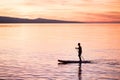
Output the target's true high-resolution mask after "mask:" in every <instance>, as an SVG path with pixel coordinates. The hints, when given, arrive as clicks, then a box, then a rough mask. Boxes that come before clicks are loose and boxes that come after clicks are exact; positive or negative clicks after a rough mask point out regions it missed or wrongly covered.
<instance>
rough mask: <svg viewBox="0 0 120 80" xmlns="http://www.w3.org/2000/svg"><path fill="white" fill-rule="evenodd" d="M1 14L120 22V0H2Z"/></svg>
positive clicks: (0, 1)
mask: <svg viewBox="0 0 120 80" xmlns="http://www.w3.org/2000/svg"><path fill="white" fill-rule="evenodd" d="M0 16H9V17H19V18H31V19H34V18H47V19H60V20H70V21H71V20H72V21H87V22H95V21H102V22H103V21H105V22H106V21H107V22H109V21H110V22H114V21H119V22H120V0H0Z"/></svg>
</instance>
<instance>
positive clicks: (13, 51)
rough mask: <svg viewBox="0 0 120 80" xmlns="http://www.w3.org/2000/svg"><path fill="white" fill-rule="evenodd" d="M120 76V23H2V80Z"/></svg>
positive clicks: (88, 79)
mask: <svg viewBox="0 0 120 80" xmlns="http://www.w3.org/2000/svg"><path fill="white" fill-rule="evenodd" d="M78 42H80V43H81V46H82V49H83V53H82V59H83V60H90V61H92V63H88V64H82V65H81V66H80V65H79V64H77V63H76V64H58V61H57V60H58V59H64V60H78V56H77V55H78V53H77V51H76V50H75V47H77V43H78ZM119 79H120V24H0V80H119Z"/></svg>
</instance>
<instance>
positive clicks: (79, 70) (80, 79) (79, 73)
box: [78, 63, 82, 80]
mask: <svg viewBox="0 0 120 80" xmlns="http://www.w3.org/2000/svg"><path fill="white" fill-rule="evenodd" d="M81 74H82V70H81V63H79V68H78V78H79V80H82V77H81Z"/></svg>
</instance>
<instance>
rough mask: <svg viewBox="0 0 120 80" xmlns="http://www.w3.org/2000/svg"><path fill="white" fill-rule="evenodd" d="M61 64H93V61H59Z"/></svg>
mask: <svg viewBox="0 0 120 80" xmlns="http://www.w3.org/2000/svg"><path fill="white" fill-rule="evenodd" d="M58 62H60V63H91V61H87V60H84V61H75V60H58Z"/></svg>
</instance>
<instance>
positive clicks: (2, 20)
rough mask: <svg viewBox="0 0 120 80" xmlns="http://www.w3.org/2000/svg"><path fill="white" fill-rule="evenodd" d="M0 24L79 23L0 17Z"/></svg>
mask: <svg viewBox="0 0 120 80" xmlns="http://www.w3.org/2000/svg"><path fill="white" fill-rule="evenodd" d="M0 23H81V22H78V21H64V20H54V19H44V18H36V19H27V18H15V17H6V16H0Z"/></svg>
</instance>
